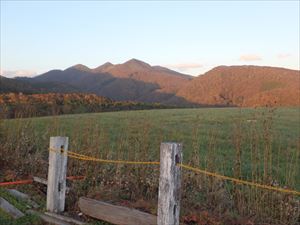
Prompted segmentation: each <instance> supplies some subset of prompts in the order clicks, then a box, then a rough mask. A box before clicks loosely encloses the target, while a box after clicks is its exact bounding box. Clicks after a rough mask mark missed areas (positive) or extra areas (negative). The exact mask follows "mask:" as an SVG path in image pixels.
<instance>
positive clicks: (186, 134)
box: [0, 108, 300, 224]
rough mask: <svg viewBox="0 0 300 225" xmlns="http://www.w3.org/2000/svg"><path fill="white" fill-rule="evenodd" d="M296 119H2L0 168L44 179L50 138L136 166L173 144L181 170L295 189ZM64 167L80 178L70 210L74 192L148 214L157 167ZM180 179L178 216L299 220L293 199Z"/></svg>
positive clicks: (273, 115) (157, 113)
mask: <svg viewBox="0 0 300 225" xmlns="http://www.w3.org/2000/svg"><path fill="white" fill-rule="evenodd" d="M299 113H300V108H278V109H248V108H242V109H238V108H214V109H166V110H145V111H121V112H111V113H92V114H76V115H63V116H56V117H40V118H28V119H14V120H2V121H1V124H0V126H1V130H0V132H1V133H0V135H1V136H0V138H1V143H3V145H2V146H1V147H0V148H1V151H0V163H1V165H2V168H0V169H3V170H6V171H7V170H11V171H14V168H18V175H33V174H40V175H44V176H45V174H46V173H47V164H46V163H47V156H48V150H47V149H48V144H49V137H50V136H68V137H69V138H70V145H69V149H70V150H72V151H75V152H78V153H83V154H87V155H91V156H95V157H101V158H109V159H125V160H126V159H128V160H136V161H144V160H155V161H158V160H159V146H160V143H161V142H164V141H175V142H182V143H183V146H184V147H183V159H184V163H186V164H190V165H193V166H195V167H198V168H201V169H207V170H209V171H212V172H218V173H220V174H224V175H227V176H233V177H237V178H242V179H246V180H253V181H257V182H259V183H263V184H268V185H273V186H280V187H287V188H291V189H297V190H299V189H300V168H299V162H300V159H299V157H300V156H299V155H300V149H299V137H300V127H299V124H300V114H299ZM33 160H34V162H35V163H32V162H33ZM68 167H69V168H68V172H69V174H70V175H76V174H80V175H87V176H88V179H86V180H85V182H81V183H80V184H76V185H77V186H76V187H74V189H75V190H76V191H75V192H74V193H73V198H71V199H70V200H69V207H70V208H72V205H73V203H74V202H75V201H76V199H77V197H79V196H78V195H79V194H81V195H82V194H89V195H90V196H92V197H97V196H98V195H99V193H101V196H100V197H99V196H98V197H99V198H101V199H105V198H107V199H112V198H115V199H117V200H120V199H121V200H130V201H135V202H138V201H140V199H143V200H147V202H150V203H149V204H150V206H147V207H145V208H147V211H150V212H152V213H155V211H156V208H155V207H156V206H155V201H156V197H157V182H158V168H153V166H146V167H143V168H140V166H122V165H121V166H114V165H99V164H95V163H87V162H78V161H76V160H72V159H71V160H69V165H68ZM2 174H4V173H2ZM16 176H17V175H16ZM183 176H184V177H183V207H182V208H183V210H182V213H183V215H188V214H189V213H194V211H195V210H197V209H199V208H201V209H202V210H203V209H205V210H209V211H213V212H214V213H218V214H224V213H230V214H231V215H241V216H251V217H253V218H254V221H263V222H268V223H272V224H296V223H297V220H298V219H299V199H297V198H295V197H293V196H286V195H281V194H279V193H270V192H269V191H264V190H259V189H256V188H250V187H245V186H235V185H232V184H231V183H229V182H223V181H221V180H216V179H211V178H208V177H205V176H202V175H195V174H193V173H191V172H188V171H184V175H183ZM4 178H5V174H4V175H1V177H0V179H4ZM103 192H105V193H106V194H103ZM151 201H153V204H152V205H151ZM283 206H284V207H283Z"/></svg>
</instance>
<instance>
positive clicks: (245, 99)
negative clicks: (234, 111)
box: [177, 66, 300, 106]
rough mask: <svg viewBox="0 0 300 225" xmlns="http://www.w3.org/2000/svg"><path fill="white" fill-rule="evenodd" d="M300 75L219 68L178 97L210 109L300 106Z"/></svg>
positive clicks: (271, 69) (279, 70)
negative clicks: (218, 106) (224, 106)
mask: <svg viewBox="0 0 300 225" xmlns="http://www.w3.org/2000/svg"><path fill="white" fill-rule="evenodd" d="M299 85H300V76H299V71H297V70H289V69H283V68H276V67H260V66H219V67H216V68H214V69H212V70H210V71H208V72H207V73H205V74H204V75H201V76H198V77H197V78H195V79H193V80H192V81H191V82H189V84H188V85H186V86H185V87H183V88H182V89H181V90H180V91H179V92H178V93H177V95H178V96H180V97H183V98H185V99H186V100H187V101H190V102H194V103H201V104H209V105H236V106H264V105H267V104H271V105H277V106H289V105H290V106H291V105H300V99H299V98H300V97H299V96H300V86H299Z"/></svg>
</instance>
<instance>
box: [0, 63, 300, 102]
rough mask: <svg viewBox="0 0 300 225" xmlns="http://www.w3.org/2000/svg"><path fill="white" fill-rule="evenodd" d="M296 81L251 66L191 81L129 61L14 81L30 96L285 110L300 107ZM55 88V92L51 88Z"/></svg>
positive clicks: (291, 74)
mask: <svg viewBox="0 0 300 225" xmlns="http://www.w3.org/2000/svg"><path fill="white" fill-rule="evenodd" d="M299 78H300V76H299V71H298V70H291V69H285V68H279V67H270V66H254V65H242V66H235V65H234V66H224V65H221V66H217V67H215V68H213V69H211V70H210V71H208V72H206V73H204V74H202V75H199V76H198V77H192V76H189V75H186V74H181V73H178V72H176V71H173V70H170V69H168V68H165V67H161V66H151V65H150V64H148V63H145V62H143V61H141V60H137V59H130V60H128V61H126V62H125V63H122V64H112V63H110V62H107V63H104V64H102V65H100V66H98V67H96V68H94V69H91V68H89V67H87V66H85V65H82V64H76V65H74V66H71V67H69V68H67V69H65V70H50V71H48V72H46V73H43V74H40V75H38V76H35V77H33V78H16V79H15V80H16V81H17V82H20V81H23V82H25V84H24V85H25V86H26V85H27V86H28V85H31V87H30V88H29V89H31V90H33V91H34V88H36V87H39V86H42V87H43V88H42V89H41V88H40V89H38V90H39V91H44V92H45V91H46V92H47V84H48V83H49V85H50V84H51V85H52V88H50V89H49V90H56V91H58V92H60V93H63V92H70V91H72V90H73V91H74V92H83V93H93V94H97V95H100V96H104V97H108V98H111V99H113V100H118V101H138V102H148V103H153V102H159V103H163V104H170V105H174V104H175V105H179V106H188V105H199V106H201V105H212V106H261V105H267V104H273V105H279V106H289V105H300V103H299V100H298V99H299V97H298V96H299V95H300V93H299V89H300V87H299V86H297V84H300V83H299V82H300V80H299ZM7 79H8V78H7ZM7 82H8V81H7V80H6V83H7ZM9 82H10V83H11V82H12V81H9ZM2 83H3V82H2ZM55 84H57V86H58V88H56V89H53V88H54V87H55ZM16 85H17V84H16ZM18 85H19V86H20V84H18ZM51 85H50V86H51ZM10 86H11V85H10ZM298 94H299V95H298Z"/></svg>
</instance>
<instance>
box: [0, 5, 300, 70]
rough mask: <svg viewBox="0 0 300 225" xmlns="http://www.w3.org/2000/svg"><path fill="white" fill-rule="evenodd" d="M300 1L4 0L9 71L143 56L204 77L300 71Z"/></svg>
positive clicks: (4, 50) (4, 54) (3, 67)
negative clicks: (253, 69)
mask: <svg viewBox="0 0 300 225" xmlns="http://www.w3.org/2000/svg"><path fill="white" fill-rule="evenodd" d="M299 39H300V37H299V1H265V2H261V1H256V2H244V1H233V2H229V1H213V2H208V1H207V2H206V1H199V2H196V1H190V2H186V1H184V2H179V1H175V2H171V1H165V2H159V1H152V2H150V1H148V2H147V1H143V2H137V1H131V2H129V1H128V2H126V1H113V2H103V1H99V2H97V1H64V2H59V1H47V2H45V1H2V0H1V65H0V66H1V70H2V74H3V73H5V74H6V75H7V76H13V75H14V74H17V75H22V74H31V73H41V72H45V71H48V70H50V69H54V68H57V69H65V68H66V67H69V66H71V65H74V64H77V63H82V64H85V65H87V66H89V67H91V68H93V67H97V66H98V65H100V64H103V63H105V62H107V61H110V62H112V63H123V62H124V61H127V60H129V59H131V58H137V59H140V60H143V61H145V62H148V63H149V64H151V65H163V66H167V67H169V68H171V69H175V70H177V71H180V72H184V73H190V74H193V75H199V74H201V73H203V72H205V71H207V70H209V69H211V68H212V67H214V66H217V65H241V64H254V65H268V66H279V67H286V68H292V69H299Z"/></svg>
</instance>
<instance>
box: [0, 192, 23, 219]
mask: <svg viewBox="0 0 300 225" xmlns="http://www.w3.org/2000/svg"><path fill="white" fill-rule="evenodd" d="M0 208H1V209H2V210H3V211H4V212H6V213H7V214H9V215H10V216H12V217H13V218H14V219H18V218H20V217H22V216H24V213H22V212H21V211H20V210H18V209H17V208H16V207H14V206H13V205H12V204H10V203H9V202H8V201H6V200H5V199H4V198H2V197H0Z"/></svg>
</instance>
